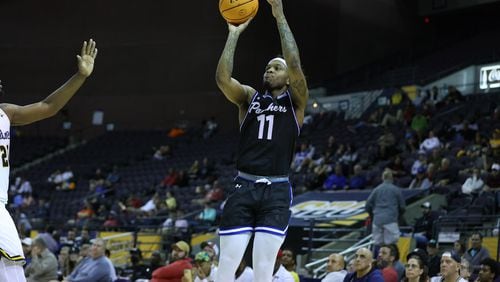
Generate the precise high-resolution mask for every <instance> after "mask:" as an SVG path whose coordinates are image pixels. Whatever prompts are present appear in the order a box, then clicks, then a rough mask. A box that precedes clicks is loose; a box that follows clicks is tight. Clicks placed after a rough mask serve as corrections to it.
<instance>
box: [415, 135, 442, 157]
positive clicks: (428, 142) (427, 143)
mask: <svg viewBox="0 0 500 282" xmlns="http://www.w3.org/2000/svg"><path fill="white" fill-rule="evenodd" d="M440 147H441V141H439V138H438V137H437V136H435V134H434V131H433V130H430V131H429V136H428V137H427V138H426V139H424V141H422V143H420V150H423V151H425V152H427V153H428V152H431V151H432V150H434V149H437V148H440Z"/></svg>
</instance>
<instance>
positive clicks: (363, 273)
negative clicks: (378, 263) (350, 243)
mask: <svg viewBox="0 0 500 282" xmlns="http://www.w3.org/2000/svg"><path fill="white" fill-rule="evenodd" d="M354 271H355V272H352V273H348V274H347V275H346V276H345V277H344V282H363V281H370V282H383V281H384V277H383V276H382V272H380V270H378V269H375V268H374V267H373V254H372V252H371V251H370V250H368V249H367V248H361V249H358V250H357V251H356V254H355V255H354Z"/></svg>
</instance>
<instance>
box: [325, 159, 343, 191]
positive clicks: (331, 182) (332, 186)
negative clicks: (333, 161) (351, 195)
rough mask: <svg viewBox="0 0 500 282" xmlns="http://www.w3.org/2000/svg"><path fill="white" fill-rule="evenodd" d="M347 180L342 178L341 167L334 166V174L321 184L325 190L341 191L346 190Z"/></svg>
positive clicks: (338, 165)
mask: <svg viewBox="0 0 500 282" xmlns="http://www.w3.org/2000/svg"><path fill="white" fill-rule="evenodd" d="M346 185H347V178H346V177H345V176H344V172H343V170H342V165H340V164H337V165H336V166H335V173H332V174H330V176H328V178H327V179H326V180H325V183H323V188H324V189H326V190H341V189H344V188H346Z"/></svg>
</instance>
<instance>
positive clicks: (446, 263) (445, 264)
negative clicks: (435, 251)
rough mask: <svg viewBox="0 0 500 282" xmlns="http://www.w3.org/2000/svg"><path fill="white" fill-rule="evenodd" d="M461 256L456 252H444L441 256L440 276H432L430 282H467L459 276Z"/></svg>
mask: <svg viewBox="0 0 500 282" xmlns="http://www.w3.org/2000/svg"><path fill="white" fill-rule="evenodd" d="M460 262H461V258H460V256H458V255H457V254H452V253H451V252H444V253H443V255H442V256H441V268H440V270H441V276H434V277H432V278H431V281H430V282H467V280H465V279H464V278H462V277H460V274H459V273H460Z"/></svg>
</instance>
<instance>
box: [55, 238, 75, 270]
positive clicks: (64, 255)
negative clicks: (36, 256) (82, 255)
mask: <svg viewBox="0 0 500 282" xmlns="http://www.w3.org/2000/svg"><path fill="white" fill-rule="evenodd" d="M69 250H70V247H68V246H64V247H62V248H61V250H60V251H59V254H58V255H57V262H58V264H59V268H58V271H57V273H58V276H60V277H66V276H68V275H70V274H71V272H72V271H73V269H74V267H75V266H74V265H71V266H70V261H69Z"/></svg>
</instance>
